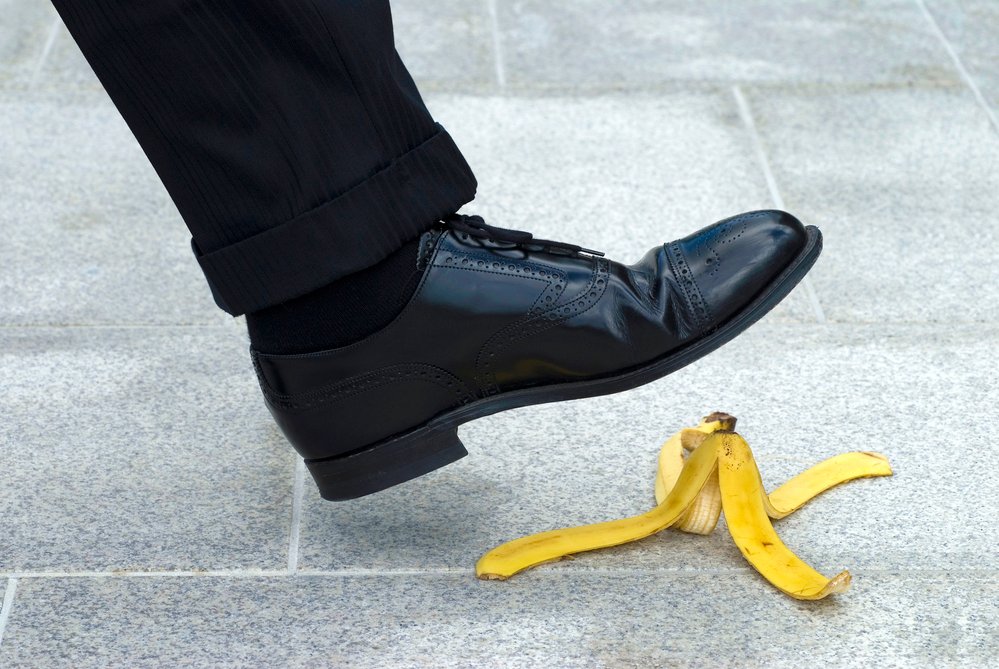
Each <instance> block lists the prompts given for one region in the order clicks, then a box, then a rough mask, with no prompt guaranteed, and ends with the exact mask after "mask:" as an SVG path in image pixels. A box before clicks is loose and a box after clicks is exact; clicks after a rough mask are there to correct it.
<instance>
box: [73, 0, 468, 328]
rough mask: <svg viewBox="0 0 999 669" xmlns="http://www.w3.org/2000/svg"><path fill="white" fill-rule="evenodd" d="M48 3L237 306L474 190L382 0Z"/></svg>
mask: <svg viewBox="0 0 999 669" xmlns="http://www.w3.org/2000/svg"><path fill="white" fill-rule="evenodd" d="M53 4H55V6H56V9H57V10H58V11H59V13H60V15H61V16H62V18H63V20H64V21H65V23H66V26H67V27H68V28H69V30H70V32H71V33H72V35H73V37H74V39H76V41H77V43H78V44H79V46H80V48H81V50H82V51H83V54H84V56H86V58H87V60H88V61H89V62H90V64H91V66H92V67H93V68H94V71H95V73H96V74H97V76H98V77H99V78H100V80H101V82H102V83H103V85H104V87H105V88H106V89H107V92H108V94H109V95H110V97H111V99H112V100H113V101H114V103H115V105H116V106H117V108H118V110H119V111H120V112H121V114H122V116H123V117H124V119H125V121H126V122H127V123H128V125H129V127H130V128H131V130H132V132H133V133H134V134H135V136H136V138H137V139H138V141H139V143H140V144H141V146H142V148H143V150H144V151H145V152H146V155H147V156H148V157H149V159H150V161H151V162H152V164H153V167H154V168H155V169H156V171H157V173H158V174H159V176H160V178H161V179H162V180H163V183H164V185H165V186H166V188H167V190H168V191H169V193H170V195H171V197H172V198H173V200H174V202H175V203H176V205H177V208H178V209H179V211H180V213H181V215H182V216H183V218H184V220H185V222H186V223H187V225H188V228H189V229H190V230H191V234H192V237H193V240H192V245H193V246H194V249H195V252H196V254H197V255H198V261H199V263H200V264H201V267H202V269H203V270H204V272H205V275H206V278H207V279H208V281H209V284H210V285H211V287H212V291H213V293H214V295H215V297H216V301H217V302H218V303H219V306H221V307H222V308H224V309H225V310H226V311H229V312H230V313H233V314H240V313H245V312H250V311H256V310H259V309H262V308H264V307H267V306H272V305H274V304H279V303H281V302H284V301H286V300H288V299H291V298H293V297H297V296H299V295H303V294H305V293H307V292H309V291H311V290H315V289H316V288H319V287H321V286H323V285H326V284H328V283H330V282H332V281H334V280H336V279H337V278H339V277H342V276H344V275H346V274H349V273H352V272H356V271H358V270H361V269H363V268H365V267H368V266H370V265H373V264H375V263H377V262H378V261H379V260H381V259H382V258H384V257H385V256H387V255H388V254H390V253H391V252H392V251H394V250H396V249H398V248H399V247H401V246H402V244H403V243H404V242H405V241H407V240H408V239H412V238H413V237H415V236H416V235H418V234H419V233H420V232H422V231H423V230H425V229H427V228H428V227H429V226H430V225H431V224H432V223H433V222H434V221H435V220H436V219H437V218H439V217H441V216H444V215H446V214H448V213H451V212H453V211H455V210H457V209H458V208H459V207H460V206H461V205H462V204H464V203H466V202H468V201H470V200H471V199H472V198H473V197H474V194H475V185H476V184H475V178H474V177H473V175H472V172H471V170H470V169H469V167H468V165H467V164H466V163H465V160H464V158H463V157H462V156H461V153H460V152H459V151H458V149H457V147H456V146H455V144H454V142H453V141H452V140H451V138H450V136H449V135H448V134H447V133H446V132H445V131H444V129H443V128H441V127H440V126H439V125H437V124H436V123H435V122H434V120H433V119H432V118H431V116H430V113H429V112H428V111H427V109H426V107H425V105H424V104H423V100H422V99H421V97H420V94H419V92H418V91H417V89H416V86H415V84H414V83H413V80H412V78H411V77H410V76H409V73H408V72H407V71H406V68H405V66H404V65H403V64H402V61H401V60H400V59H399V56H398V54H397V53H396V51H395V47H394V40H393V35H392V18H391V13H390V10H389V5H388V1H387V0H156V1H154V2H140V1H138V0H132V1H129V0H53Z"/></svg>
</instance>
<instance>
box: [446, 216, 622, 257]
mask: <svg viewBox="0 0 999 669" xmlns="http://www.w3.org/2000/svg"><path fill="white" fill-rule="evenodd" d="M442 222H443V223H445V224H447V225H448V226H450V228H451V229H452V230H455V231H456V232H461V233H464V234H466V235H469V236H472V237H475V238H477V239H489V240H492V241H495V242H506V243H508V244H515V245H517V246H526V247H537V248H539V249H541V250H542V251H547V252H549V253H556V254H559V255H576V254H578V253H588V254H590V255H594V256H602V255H603V252H602V251H594V250H592V249H587V248H583V247H582V246H577V245H576V244H567V243H566V242H554V241H552V240H550V239H537V238H535V237H534V235H532V234H531V233H530V232H523V231H521V230H510V229H509V228H497V227H496V226H494V225H489V224H488V223H486V222H485V221H484V220H483V219H482V217H481V216H468V215H465V214H451V215H450V216H447V217H446V218H444V219H443V221H442Z"/></svg>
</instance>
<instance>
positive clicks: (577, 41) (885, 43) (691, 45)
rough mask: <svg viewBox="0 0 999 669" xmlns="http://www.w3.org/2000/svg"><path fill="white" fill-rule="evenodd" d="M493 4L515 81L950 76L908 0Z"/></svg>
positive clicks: (600, 83)
mask: <svg viewBox="0 0 999 669" xmlns="http://www.w3.org/2000/svg"><path fill="white" fill-rule="evenodd" d="M497 6H498V16H499V26H500V31H501V47H502V53H503V57H504V60H505V63H506V71H507V76H508V78H509V80H510V82H511V85H512V86H513V87H519V86H523V87H525V88H539V87H540V88H546V87H547V88H555V89H583V90H586V89H622V88H625V89H632V88H643V87H649V86H656V85H659V84H662V83H664V82H669V81H674V80H683V81H692V82H698V83H703V82H711V81H716V82H717V81H724V82H734V81H756V82H777V81H779V82H819V83H822V82H840V83H859V84H872V83H873V84H879V85H884V84H908V83H912V82H936V83H940V82H956V81H957V80H958V79H957V74H956V72H955V71H954V70H953V67H952V66H951V64H950V61H949V59H948V57H947V54H946V53H945V52H944V51H943V49H942V48H941V47H940V45H939V43H938V42H937V41H936V40H935V38H934V36H933V34H932V32H931V29H930V26H929V25H928V24H927V22H926V21H925V18H924V17H923V15H922V14H921V12H920V11H919V9H918V8H917V6H916V5H915V4H914V3H912V2H908V1H906V0H888V1H873V0H860V1H858V2H850V3H843V2H836V1H835V0H822V1H820V2H815V1H812V0H797V1H795V2H784V1H782V0H753V1H751V2H739V3H705V2H697V1H696V0H669V1H667V2H663V1H661V0H641V1H638V2H635V1H633V0H627V1H625V0H615V1H613V2H608V1H607V0H584V1H582V2H565V3H552V2H546V1H545V0H517V1H516V2H498V3H497Z"/></svg>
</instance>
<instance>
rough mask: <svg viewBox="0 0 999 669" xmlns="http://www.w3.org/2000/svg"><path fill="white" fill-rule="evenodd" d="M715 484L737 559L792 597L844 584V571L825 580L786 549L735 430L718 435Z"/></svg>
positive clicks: (847, 584)
mask: <svg viewBox="0 0 999 669" xmlns="http://www.w3.org/2000/svg"><path fill="white" fill-rule="evenodd" d="M721 438H722V439H723V440H724V444H723V445H722V447H721V448H720V449H719V452H718V483H719V485H720V486H721V490H722V509H723V510H724V511H725V521H726V522H727V523H728V531H729V534H731V535H732V539H733V540H734V541H735V545H736V546H738V547H739V550H740V551H742V555H743V557H745V558H746V560H748V561H749V564H751V565H753V567H754V568H755V569H756V571H758V572H760V574H762V575H763V577H764V578H766V579H767V580H768V581H770V582H771V583H772V584H773V585H774V586H775V587H776V588H777V589H779V590H780V591H781V592H784V593H786V594H788V595H791V596H792V597H794V598H795V599H822V598H823V597H825V596H827V595H830V594H832V593H834V592H843V591H845V590H846V589H847V588H848V587H850V572H848V571H844V572H841V573H840V574H837V575H836V576H834V577H833V578H831V579H829V578H826V577H825V576H823V575H822V574H820V573H819V572H817V571H815V570H814V569H812V568H811V567H809V566H808V565H807V564H805V563H804V562H803V561H802V560H801V558H799V557H798V556H797V555H795V554H794V553H792V552H791V551H790V550H789V549H788V547H787V546H785V545H784V542H783V541H781V540H780V537H778V536H777V532H775V531H774V526H773V525H771V524H770V517H769V516H768V515H767V509H766V505H765V504H764V502H763V500H764V498H765V497H766V496H767V494H766V491H764V490H763V481H762V480H761V479H760V470H759V469H757V467H756V460H755V459H754V458H753V452H752V451H751V450H749V444H747V443H746V440H745V439H743V438H742V437H741V436H739V435H738V434H736V433H735V432H728V433H725V434H721Z"/></svg>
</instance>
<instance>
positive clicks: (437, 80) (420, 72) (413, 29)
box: [391, 0, 499, 92]
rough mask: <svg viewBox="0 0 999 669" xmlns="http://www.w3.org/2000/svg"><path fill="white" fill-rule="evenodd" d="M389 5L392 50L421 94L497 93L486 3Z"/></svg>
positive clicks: (442, 0)
mask: <svg viewBox="0 0 999 669" xmlns="http://www.w3.org/2000/svg"><path fill="white" fill-rule="evenodd" d="M391 4H392V20H393V25H394V29H395V43H396V49H397V50H398V51H399V55H400V56H401V57H402V61H403V62H404V63H405V64H406V69H408V70H409V72H410V74H412V75H413V78H414V79H415V80H416V83H417V85H419V87H420V90H421V91H424V92H429V91H435V90H456V91H462V92H464V91H471V90H474V91H495V90H496V89H497V88H498V83H499V82H498V81H497V78H496V61H495V57H494V50H493V39H492V24H491V23H490V18H489V11H488V7H489V5H488V2H468V1H467V0H435V2H424V1H422V0H392V3H391Z"/></svg>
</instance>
